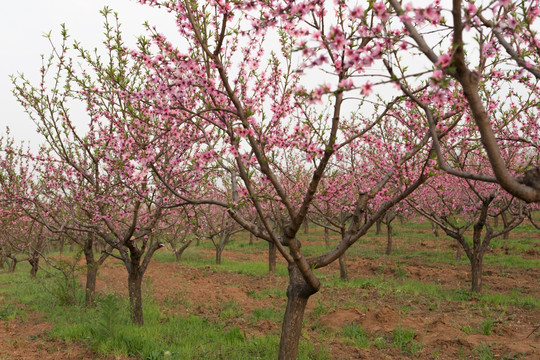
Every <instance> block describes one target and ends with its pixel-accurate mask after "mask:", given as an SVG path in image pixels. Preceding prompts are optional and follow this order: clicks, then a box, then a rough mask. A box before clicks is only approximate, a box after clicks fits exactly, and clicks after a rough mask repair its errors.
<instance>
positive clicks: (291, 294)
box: [278, 263, 317, 360]
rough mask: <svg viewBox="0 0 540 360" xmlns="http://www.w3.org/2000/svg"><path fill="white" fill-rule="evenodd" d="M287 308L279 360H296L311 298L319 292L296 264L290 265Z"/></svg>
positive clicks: (282, 329)
mask: <svg viewBox="0 0 540 360" xmlns="http://www.w3.org/2000/svg"><path fill="white" fill-rule="evenodd" d="M288 269H289V287H288V288H287V308H286V310H285V316H284V318H283V324H282V328H281V340H280V344H279V357H278V359H279V360H296V359H297V357H298V344H299V342H300V335H301V333H302V321H303V319H304V311H305V310H306V305H307V302H308V300H309V297H310V296H311V295H313V294H315V293H316V292H317V290H315V289H313V288H312V287H311V286H310V285H309V284H308V283H307V282H306V281H305V279H304V278H303V277H302V274H301V273H300V270H299V269H298V266H296V264H295V263H292V264H289V267H288Z"/></svg>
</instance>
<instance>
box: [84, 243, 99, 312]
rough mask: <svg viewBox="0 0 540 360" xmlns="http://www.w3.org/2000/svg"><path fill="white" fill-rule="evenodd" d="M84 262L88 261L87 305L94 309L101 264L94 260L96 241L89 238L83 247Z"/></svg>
mask: <svg viewBox="0 0 540 360" xmlns="http://www.w3.org/2000/svg"><path fill="white" fill-rule="evenodd" d="M83 252H84V260H85V261H86V285H85V305H86V307H92V306H94V305H95V297H96V280H97V272H98V268H99V264H98V263H97V262H96V260H95V258H94V240H93V238H92V236H89V237H88V238H87V239H86V240H85V242H84V247H83Z"/></svg>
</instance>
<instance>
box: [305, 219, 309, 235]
mask: <svg viewBox="0 0 540 360" xmlns="http://www.w3.org/2000/svg"><path fill="white" fill-rule="evenodd" d="M304 234H309V221H308V219H307V218H306V219H305V220H304Z"/></svg>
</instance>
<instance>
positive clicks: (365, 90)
mask: <svg viewBox="0 0 540 360" xmlns="http://www.w3.org/2000/svg"><path fill="white" fill-rule="evenodd" d="M360 90H361V91H362V94H364V96H369V95H371V93H372V92H373V84H372V83H370V82H369V81H368V82H366V83H364V84H363V85H362V86H360Z"/></svg>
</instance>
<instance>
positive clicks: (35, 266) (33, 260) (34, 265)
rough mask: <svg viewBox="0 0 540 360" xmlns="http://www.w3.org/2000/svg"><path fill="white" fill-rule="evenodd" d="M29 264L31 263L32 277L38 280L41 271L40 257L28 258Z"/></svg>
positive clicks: (32, 256)
mask: <svg viewBox="0 0 540 360" xmlns="http://www.w3.org/2000/svg"><path fill="white" fill-rule="evenodd" d="M28 262H29V263H30V266H31V267H30V277H31V278H32V279H35V278H36V275H37V272H38V270H39V255H37V256H36V255H31V256H30V258H28Z"/></svg>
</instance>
